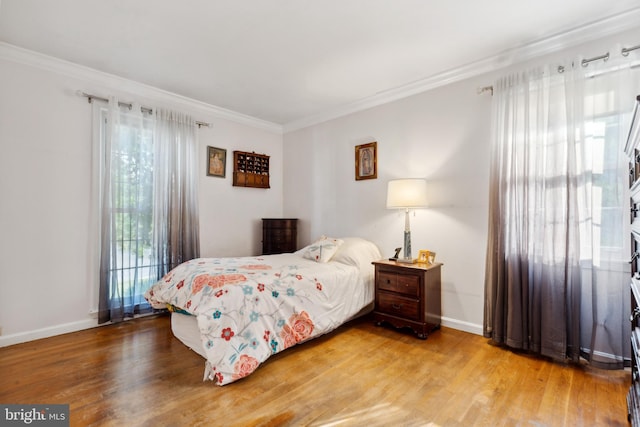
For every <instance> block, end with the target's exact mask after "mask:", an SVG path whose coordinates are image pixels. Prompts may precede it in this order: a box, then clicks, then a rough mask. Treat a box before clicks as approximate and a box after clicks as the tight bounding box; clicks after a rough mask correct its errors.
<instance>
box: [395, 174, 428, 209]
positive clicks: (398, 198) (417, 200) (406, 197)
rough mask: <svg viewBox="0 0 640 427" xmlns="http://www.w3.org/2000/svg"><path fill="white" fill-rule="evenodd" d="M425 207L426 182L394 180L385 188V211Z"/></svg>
mask: <svg viewBox="0 0 640 427" xmlns="http://www.w3.org/2000/svg"><path fill="white" fill-rule="evenodd" d="M426 206H427V181H426V180H424V179H413V178H412V179H394V180H393V181H389V184H388V186H387V209H400V208H424V207H426Z"/></svg>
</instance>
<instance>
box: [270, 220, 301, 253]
mask: <svg viewBox="0 0 640 427" xmlns="http://www.w3.org/2000/svg"><path fill="white" fill-rule="evenodd" d="M297 249H298V220H297V219H296V218H262V255H271V254H281V253H288V252H295V251H296V250H297Z"/></svg>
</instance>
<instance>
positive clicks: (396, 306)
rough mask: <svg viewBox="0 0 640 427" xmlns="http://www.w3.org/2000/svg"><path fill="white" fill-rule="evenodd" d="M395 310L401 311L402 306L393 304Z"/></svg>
mask: <svg viewBox="0 0 640 427" xmlns="http://www.w3.org/2000/svg"><path fill="white" fill-rule="evenodd" d="M391 307H393V309H394V310H400V309H401V308H402V304H391Z"/></svg>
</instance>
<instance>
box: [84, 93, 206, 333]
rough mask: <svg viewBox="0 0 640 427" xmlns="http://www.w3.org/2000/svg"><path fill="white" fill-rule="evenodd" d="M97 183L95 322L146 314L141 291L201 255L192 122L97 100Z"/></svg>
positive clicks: (194, 127)
mask: <svg viewBox="0 0 640 427" xmlns="http://www.w3.org/2000/svg"><path fill="white" fill-rule="evenodd" d="M94 123H95V126H96V129H97V131H95V132H94V139H95V143H94V147H95V149H96V150H97V153H98V154H97V155H94V168H95V170H96V174H95V175H96V180H97V181H96V182H97V183H98V184H96V185H95V186H94V187H95V188H99V190H97V192H98V193H99V197H98V198H99V208H98V214H97V216H98V218H99V220H98V222H99V228H100V236H99V239H100V244H99V246H100V254H99V265H100V269H99V282H100V285H99V298H98V299H99V301H98V321H99V323H104V322H108V321H111V322H119V321H122V320H125V319H127V318H132V317H135V316H136V315H138V314H141V313H145V312H150V311H151V307H150V306H149V304H148V303H147V301H146V300H145V299H144V292H145V291H146V290H147V289H148V288H149V286H151V285H152V284H153V283H155V282H156V281H157V280H159V279H160V278H161V277H162V276H163V275H164V274H165V273H166V272H168V271H169V270H170V269H172V268H173V267H174V266H176V265H177V264H179V263H181V262H183V261H186V260H189V259H192V258H196V257H198V256H199V240H198V239H199V238H198V235H199V224H198V198H197V195H198V189H197V175H198V166H197V163H198V162H197V153H198V150H197V147H198V145H197V134H196V123H195V121H194V120H193V119H192V118H190V117H188V116H186V115H183V114H179V113H174V112H169V111H163V110H160V111H154V112H153V114H149V113H148V112H143V111H142V110H141V108H140V106H139V105H133V106H130V107H127V106H121V105H120V104H119V103H118V100H117V99H116V98H111V99H110V100H109V102H108V104H104V103H101V102H99V101H94Z"/></svg>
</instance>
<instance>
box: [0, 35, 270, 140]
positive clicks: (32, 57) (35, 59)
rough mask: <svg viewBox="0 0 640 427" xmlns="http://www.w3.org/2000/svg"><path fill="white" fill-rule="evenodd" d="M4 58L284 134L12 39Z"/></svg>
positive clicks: (0, 46) (0, 55)
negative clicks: (37, 49) (40, 50)
mask: <svg viewBox="0 0 640 427" xmlns="http://www.w3.org/2000/svg"><path fill="white" fill-rule="evenodd" d="M0 59H4V60H7V61H12V62H16V63H20V64H24V65H27V66H31V67H35V68H40V69H43V70H45V71H49V72H52V73H56V74H60V75H64V76H67V77H71V78H75V79H78V80H82V81H85V82H86V83H87V84H89V85H92V84H93V85H98V86H99V87H105V88H106V89H105V90H108V89H109V88H113V90H117V91H118V92H122V91H124V92H127V93H131V94H132V95H134V96H142V97H146V98H150V99H152V100H156V101H157V102H167V103H171V104H174V105H176V104H177V105H180V106H184V107H185V108H190V109H196V110H197V111H199V112H201V113H202V114H204V115H209V116H213V117H216V118H219V119H225V120H229V121H233V122H236V123H240V124H243V125H247V126H251V127H254V128H259V129H263V130H267V131H270V132H275V133H278V134H282V125H280V124H277V123H273V122H268V121H266V120H261V119H257V118H255V117H251V116H247V115H245V114H241V113H237V112H235V111H231V110H227V109H225V108H221V107H217V106H215V105H211V104H207V103H205V102H201V101H198V100H195V99H192V98H188V97H186V96H182V95H178V94H176V93H173V92H169V91H165V90H162V89H159V88H157V87H153V86H149V85H145V84H143V83H139V82H136V81H133V80H129V79H125V78H123V77H119V76H116V75H114V74H109V73H105V72H103V71H99V70H96V69H93V68H89V67H85V66H83V65H79V64H76V63H73V62H69V61H65V60H63V59H59V58H55V57H52V56H48V55H44V54H41V53H38V52H34V51H31V50H28V49H24V48H21V47H18V46H14V45H11V44H9V43H5V42H0ZM77 89H78V90H86V91H87V92H91V90H89V89H88V88H80V87H79V88H77ZM95 95H100V96H103V95H105V94H99V93H96V94H95Z"/></svg>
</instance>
